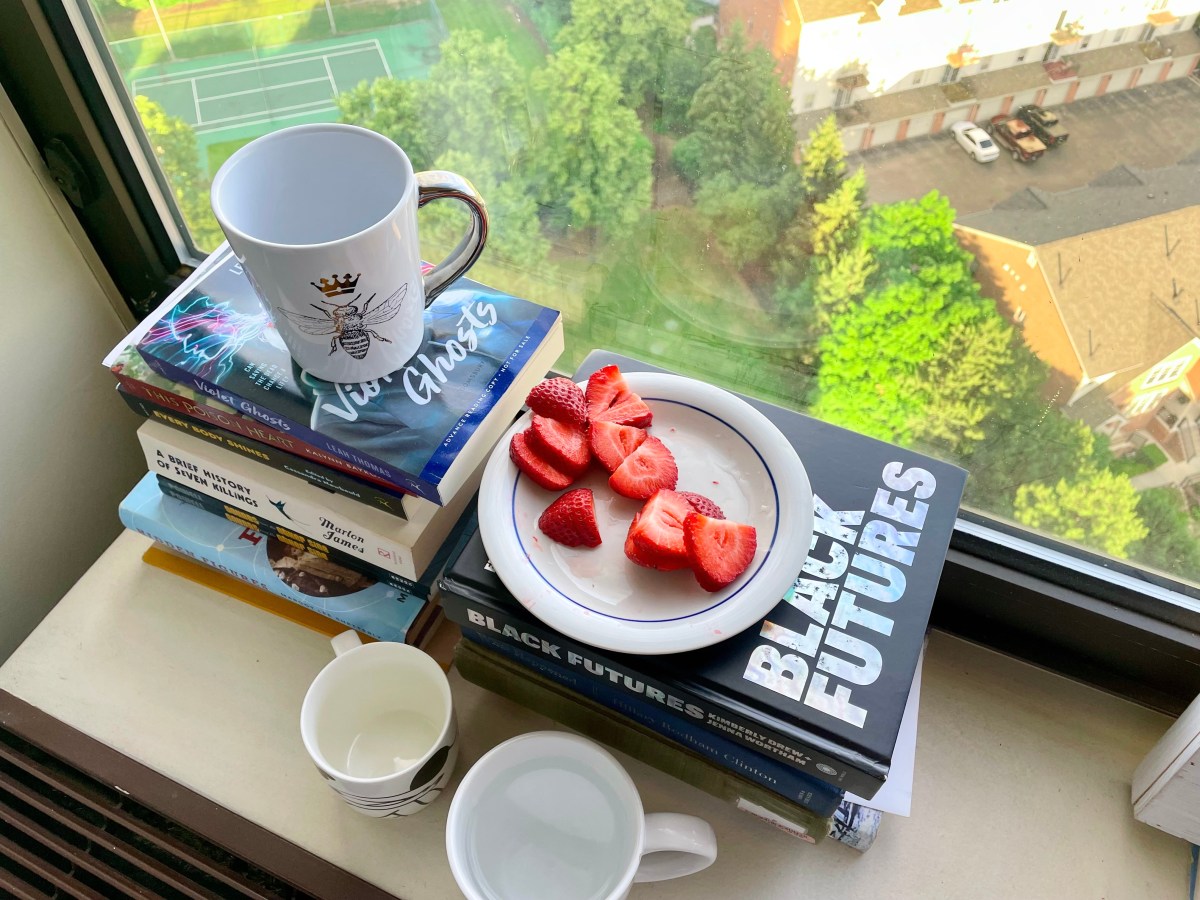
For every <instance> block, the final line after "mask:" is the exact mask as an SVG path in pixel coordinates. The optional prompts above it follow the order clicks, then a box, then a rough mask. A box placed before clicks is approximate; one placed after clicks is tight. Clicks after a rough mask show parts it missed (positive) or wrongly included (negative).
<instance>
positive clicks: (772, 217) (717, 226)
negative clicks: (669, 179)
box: [696, 175, 791, 268]
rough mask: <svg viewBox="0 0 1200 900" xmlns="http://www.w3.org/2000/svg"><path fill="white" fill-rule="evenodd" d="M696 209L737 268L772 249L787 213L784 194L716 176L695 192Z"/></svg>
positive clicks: (761, 186)
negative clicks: (782, 195)
mask: <svg viewBox="0 0 1200 900" xmlns="http://www.w3.org/2000/svg"><path fill="white" fill-rule="evenodd" d="M696 210H697V212H699V213H700V215H701V217H702V218H703V219H704V221H705V224H706V225H707V227H708V229H709V231H710V232H711V233H712V234H714V235H716V238H717V242H718V243H719V244H720V245H721V249H722V250H724V251H725V253H726V254H727V255H728V256H729V259H730V261H731V262H732V263H733V264H734V265H735V266H738V267H739V268H741V267H742V266H745V265H747V264H748V263H752V262H755V261H757V260H759V259H761V258H762V257H764V256H765V255H766V254H767V253H768V252H770V251H771V250H773V249H774V247H775V245H776V241H777V239H778V235H779V230H780V228H781V227H782V225H783V222H784V221H786V217H787V215H788V214H789V213H790V211H791V210H790V208H789V204H788V203H787V200H786V198H784V197H781V195H780V192H779V191H777V190H776V189H775V188H773V187H769V186H766V185H761V184H754V183H753V182H744V183H741V184H739V183H738V182H736V181H734V180H733V178H732V177H731V176H727V175H726V176H717V177H716V178H713V179H712V180H711V181H707V182H705V183H704V184H703V185H702V186H701V187H700V190H699V191H697V193H696Z"/></svg>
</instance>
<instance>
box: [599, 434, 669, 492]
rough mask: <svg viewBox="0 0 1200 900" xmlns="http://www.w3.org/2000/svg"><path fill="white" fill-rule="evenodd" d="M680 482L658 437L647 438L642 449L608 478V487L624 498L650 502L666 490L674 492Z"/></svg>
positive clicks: (628, 457) (667, 451)
mask: <svg viewBox="0 0 1200 900" xmlns="http://www.w3.org/2000/svg"><path fill="white" fill-rule="evenodd" d="M678 482H679V467H678V466H677V465H676V464H675V457H674V456H672V455H671V451H670V450H668V449H667V445H666V444H664V443H663V442H662V441H660V440H659V439H658V438H656V437H647V438H646V440H644V441H642V444H641V446H640V447H638V448H637V449H636V450H634V451H633V452H632V453H630V454H629V455H628V456H627V457H625V461H624V462H623V463H621V465H619V466H617V469H616V471H615V472H613V473H612V475H610V476H609V478H608V486H609V487H610V488H612V489H613V490H614V491H616V492H617V493H618V494H620V495H621V496H622V497H632V498H633V499H635V500H647V499H649V498H650V497H651V495H653V494H654V492H655V491H660V490H662V489H663V488H667V489H669V490H674V489H675V485H676V484H678Z"/></svg>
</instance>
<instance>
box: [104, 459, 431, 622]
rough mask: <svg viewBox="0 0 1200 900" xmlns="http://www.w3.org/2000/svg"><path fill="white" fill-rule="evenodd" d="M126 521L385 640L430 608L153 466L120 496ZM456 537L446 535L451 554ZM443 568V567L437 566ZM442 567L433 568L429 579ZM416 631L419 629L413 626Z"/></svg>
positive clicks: (425, 615)
mask: <svg viewBox="0 0 1200 900" xmlns="http://www.w3.org/2000/svg"><path fill="white" fill-rule="evenodd" d="M119 512H120V517H121V522H122V523H124V525H125V527H127V528H130V529H132V530H133V531H137V532H140V533H142V534H144V535H146V536H147V537H149V538H152V539H154V540H156V541H158V542H159V543H161V544H163V545H165V546H166V547H168V548H170V549H171V550H173V551H175V552H177V553H181V554H183V555H185V556H188V557H191V558H192V559H196V560H199V561H200V562H202V563H204V564H206V565H208V566H211V567H213V568H214V569H217V570H218V571H221V572H225V573H227V574H229V575H232V576H234V577H235V578H239V579H241V580H242V581H244V582H247V583H248V584H251V585H254V586H255V587H258V588H261V589H262V590H264V591H269V592H270V593H272V594H274V595H276V596H278V597H282V598H284V599H285V600H288V601H290V602H292V603H295V604H297V605H299V606H302V607H304V608H306V609H310V610H312V611H313V612H316V613H320V614H321V615H322V616H325V617H327V618H329V619H333V620H334V621H337V622H341V623H342V624H343V625H346V626H347V627H349V628H353V629H355V630H356V631H361V632H362V633H363V634H369V635H370V636H371V637H373V638H377V639H378V640H381V641H399V642H406V641H407V640H408V637H409V631H410V629H413V628H414V626H415V628H416V629H417V630H418V631H419V630H420V629H421V627H422V625H423V623H425V622H426V619H427V618H428V616H429V613H428V612H427V611H426V607H427V606H428V605H429V604H428V603H427V601H426V600H425V596H427V595H428V592H429V588H430V584H429V582H426V583H425V585H424V591H425V596H414V595H412V594H409V593H406V592H404V591H401V590H398V589H396V588H394V587H392V586H391V585H387V584H381V583H379V582H376V581H375V580H374V579H372V578H370V577H368V576H366V575H363V574H362V573H361V572H356V571H354V570H352V569H347V568H345V567H344V566H340V565H338V564H336V563H334V562H331V561H330V560H328V559H324V558H322V557H320V556H319V555H316V554H313V553H310V552H308V551H307V550H306V549H305V548H302V547H297V546H295V545H294V544H292V543H289V542H286V541H283V540H280V539H278V538H272V537H268V536H267V535H265V534H262V533H261V532H257V531H253V530H251V529H249V528H246V527H245V526H243V525H237V524H234V523H232V522H229V521H228V520H226V519H223V518H221V517H219V516H214V515H212V514H211V513H207V512H205V511H204V510H200V509H196V508H195V507H193V506H189V505H188V504H186V503H182V502H180V501H177V500H174V499H172V498H170V497H166V496H164V495H163V493H162V492H161V491H160V490H159V488H158V482H157V481H156V479H155V477H154V474H153V473H149V472H148V473H147V474H146V475H145V476H144V477H143V478H142V480H141V481H139V482H138V483H137V485H136V486H135V487H134V489H133V490H132V491H130V492H129V494H128V495H127V496H126V497H125V499H124V500H123V501H121V505H120V508H119ZM453 544H454V541H452V540H450V541H447V542H446V545H447V554H446V555H447V556H448V555H449V550H450V548H451V546H452V545H453ZM438 569H440V566H438ZM434 577H436V571H434V572H431V573H430V576H429V578H430V580H432V579H433V578H434ZM414 634H415V632H414Z"/></svg>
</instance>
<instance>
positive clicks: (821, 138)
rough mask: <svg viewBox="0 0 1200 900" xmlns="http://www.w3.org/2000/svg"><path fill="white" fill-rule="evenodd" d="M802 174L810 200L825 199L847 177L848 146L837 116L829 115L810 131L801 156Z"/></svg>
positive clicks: (819, 200)
mask: <svg viewBox="0 0 1200 900" xmlns="http://www.w3.org/2000/svg"><path fill="white" fill-rule="evenodd" d="M800 174H801V177H802V178H803V181H804V192H805V194H807V196H808V202H809V203H811V204H816V203H821V202H823V201H824V200H826V199H827V198H828V197H829V196H830V195H831V194H833V192H834V191H836V190H837V188H838V186H839V185H840V184H841V183H842V179H843V178H845V177H846V147H845V145H843V144H842V135H841V132H840V130H839V129H838V124H837V117H836V116H834V115H832V114H831V115H828V116H826V117H825V118H824V119H823V120H822V121H821V124H820V125H818V126H817V127H816V128H814V129H813V130H812V131H811V132H810V133H809V135H808V143H807V144H806V145H805V147H804V154H803V156H802V157H801V159H800Z"/></svg>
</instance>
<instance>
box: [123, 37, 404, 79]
mask: <svg viewBox="0 0 1200 900" xmlns="http://www.w3.org/2000/svg"><path fill="white" fill-rule="evenodd" d="M355 49H357V50H363V49H374V50H375V51H376V52H377V53H380V54H382V52H383V51H382V50H381V49H380V44H379V40H378V39H377V38H376V39H373V40H369V41H356V42H355V43H352V44H337V45H334V47H331V48H330V51H331V52H329V53H326V52H325V51H321V50H296V51H294V52H292V53H280V54H278V55H276V56H267V57H260V58H259V59H258V60H250V59H246V60H241V61H240V62H231V63H220V64H218V65H215V66H197V67H196V68H194V69H181V70H179V71H178V72H170V73H166V74H163V75H147V76H145V77H144V78H137V79H135V80H134V82H133V83H134V84H141V83H143V82H146V81H154V80H162V79H165V80H166V83H167V84H171V83H172V82H174V81H181V80H182V77H181V76H188V75H190V74H191V73H193V72H204V73H208V72H217V71H219V70H221V69H231V68H238V67H239V66H246V65H254V66H258V67H262V66H265V65H273V64H274V63H275V61H276V60H282V59H288V58H290V57H297V56H301V57H311V58H313V59H315V58H316V57H317V56H338V55H342V53H343V52H345V51H351V52H353V51H354V50H355ZM261 59H269V60H271V63H263V62H261V61H260V60H261Z"/></svg>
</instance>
